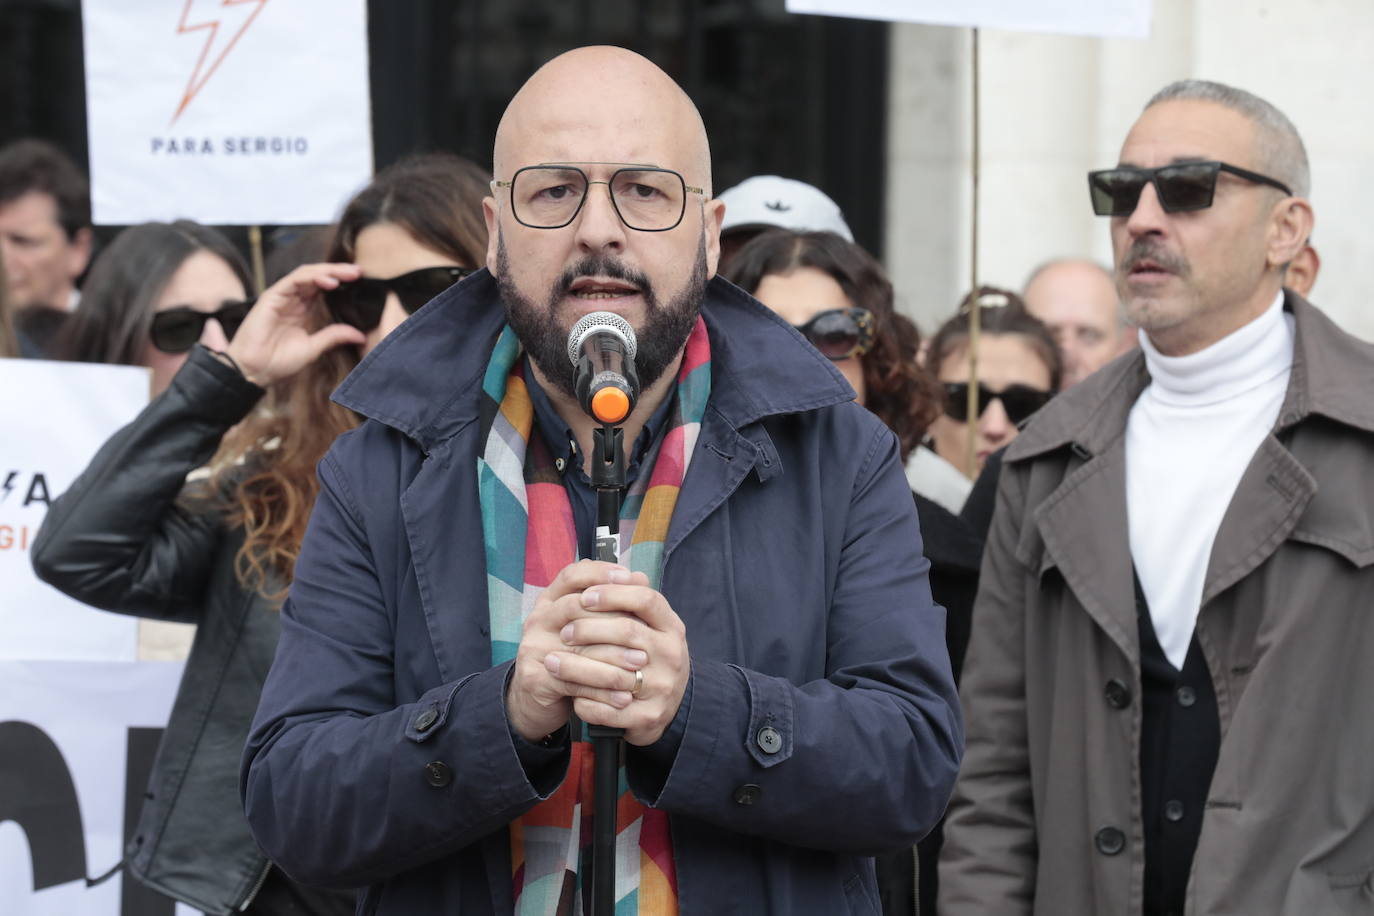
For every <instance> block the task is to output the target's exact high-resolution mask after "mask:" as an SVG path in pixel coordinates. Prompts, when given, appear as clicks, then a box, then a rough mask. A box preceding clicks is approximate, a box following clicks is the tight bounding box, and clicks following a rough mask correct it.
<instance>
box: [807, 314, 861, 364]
mask: <svg viewBox="0 0 1374 916" xmlns="http://www.w3.org/2000/svg"><path fill="white" fill-rule="evenodd" d="M793 327H794V328H796V329H797V330H798V331H800V332H801V335H802V336H803V337H805V338H806V339H807V340H808V341H809V342H810V343H811V346H813V347H815V348H816V349H817V350H820V351H821V355H822V356H824V357H825V358H826V359H829V360H833V361H835V362H839V361H840V360H842V359H848V358H849V357H851V356H863V355H864V354H865V353H867V352H868V351H869V350H871V349H873V314H872V313H871V312H870V311H869V310H868V309H859V308H848V309H830V310H828V311H824V312H818V313H817V314H815V315H813V316H812V318H811V320H810V321H808V322H807V323H806V324H794V325H793Z"/></svg>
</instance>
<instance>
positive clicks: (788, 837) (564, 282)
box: [242, 48, 963, 916]
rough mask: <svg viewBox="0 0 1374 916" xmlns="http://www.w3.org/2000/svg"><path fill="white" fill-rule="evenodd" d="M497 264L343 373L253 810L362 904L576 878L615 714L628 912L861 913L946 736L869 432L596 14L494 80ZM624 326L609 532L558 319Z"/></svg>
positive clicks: (279, 662)
mask: <svg viewBox="0 0 1374 916" xmlns="http://www.w3.org/2000/svg"><path fill="white" fill-rule="evenodd" d="M493 166H494V167H493V171H494V174H495V175H496V180H495V181H494V182H493V183H492V196H491V197H489V198H488V199H487V200H486V201H484V204H483V206H484V210H485V213H486V219H487V226H488V228H489V230H490V246H489V249H488V252H487V268H488V269H487V270H485V271H479V272H478V273H476V274H474V275H473V276H472V277H470V278H468V279H467V280H465V281H463V282H462V283H460V284H458V285H457V286H456V287H453V288H452V289H450V290H449V291H448V292H446V293H444V294H443V295H442V296H440V297H439V298H438V299H436V300H435V301H433V302H432V303H430V304H429V305H427V306H426V307H425V308H424V309H422V310H421V311H420V312H418V313H417V314H416V315H415V316H414V317H412V318H410V319H409V320H407V322H406V323H405V324H404V325H402V326H401V328H400V329H399V330H397V331H396V332H394V333H393V334H392V335H391V336H390V337H388V338H387V340H386V342H384V343H383V344H382V345H381V346H379V347H378V348H377V349H376V350H375V351H374V352H373V353H372V355H371V356H370V357H369V358H368V359H367V360H366V361H364V363H363V364H362V365H361V366H359V368H358V370H357V371H356V372H355V373H354V374H353V375H352V376H350V377H349V379H348V380H347V381H346V382H345V383H344V384H343V385H342V386H341V387H340V389H339V391H338V392H337V394H336V395H335V399H336V400H337V401H338V402H339V403H341V404H343V405H344V406H346V407H348V408H350V409H352V410H353V411H355V412H357V413H359V414H361V415H362V416H363V417H365V418H366V421H365V422H364V423H363V425H362V426H361V427H360V428H359V429H357V430H355V431H354V432H352V433H350V434H348V435H346V436H344V437H343V438H341V439H340V440H339V442H338V443H337V444H336V445H335V446H334V448H333V449H332V450H331V451H330V452H329V454H328V455H327V456H326V457H325V459H324V460H323V461H322V462H321V464H320V469H319V474H320V485H321V492H320V497H319V501H318V504H317V506H316V509H315V512H314V516H313V518H312V520H311V523H310V530H309V532H308V534H307V536H306V539H305V544H304V546H303V548H302V551H301V556H300V560H299V562H298V564H297V566H296V573H295V582H294V584H293V586H292V588H291V595H290V598H289V599H288V601H287V603H286V605H285V606H284V608H283V611H282V638H281V644H280V649H279V651H278V654H277V658H276V662H275V663H274V665H273V667H272V671H271V674H270V675H269V677H268V679H267V684H266V687H265V689H264V691H263V697H262V703H261V706H260V708H259V710H258V715H257V719H256V721H255V723H254V727H253V733H252V737H251V739H250V741H249V744H248V747H247V749H246V751H245V756H244V767H243V778H242V784H243V792H244V800H245V807H246V810H247V812H248V818H249V820H250V822H251V824H252V826H253V831H254V833H255V835H256V836H257V839H258V841H259V843H261V845H262V847H263V849H264V850H266V851H267V853H268V855H269V856H270V857H271V858H272V859H273V860H274V862H276V863H279V865H280V867H281V868H283V869H285V871H286V872H287V873H288V874H290V875H292V876H293V877H295V878H297V879H299V880H301V881H304V882H307V883H315V884H322V885H331V886H342V887H357V888H360V889H362V890H361V893H362V898H361V901H360V910H359V912H365V913H379V914H386V913H395V914H405V916H413V914H426V913H444V914H457V913H461V914H485V913H501V914H505V913H521V914H526V913H539V914H550V916H552V914H562V913H581V912H585V911H586V907H587V901H586V899H585V893H586V890H587V888H588V886H589V885H590V883H591V882H590V878H589V863H588V859H589V855H588V850H587V848H586V847H585V844H584V839H585V838H586V837H588V836H590V834H591V831H590V829H589V826H588V822H589V820H590V819H591V818H592V813H593V797H592V780H591V778H590V774H591V772H592V769H591V768H592V753H591V747H590V745H588V744H587V743H586V742H585V741H584V740H583V735H584V725H586V724H591V725H608V726H614V727H618V728H623V729H624V730H625V737H626V743H625V752H624V754H623V757H622V759H621V761H620V764H619V765H620V766H621V772H620V786H621V792H622V794H621V796H620V798H619V800H618V805H617V807H618V817H617V823H616V839H615V844H616V894H615V896H616V908H615V912H616V913H618V914H620V913H640V914H648V913H652V914H671V913H700V914H712V916H715V914H722V913H741V914H758V913H785V914H798V913H801V914H806V913H815V914H826V916H830V914H836V913H877V912H878V908H879V903H878V895H877V889H876V885H875V881H874V869H873V862H872V859H871V858H870V856H873V855H874V854H876V853H879V852H883V851H887V850H891V849H897V848H901V847H904V846H910V845H911V844H912V843H914V842H915V841H916V840H917V839H919V838H920V837H921V836H923V835H924V834H925V832H926V831H927V830H928V829H929V828H930V826H931V825H932V824H934V823H935V821H936V820H937V819H938V818H939V816H940V814H941V812H942V811H943V810H944V807H945V803H946V800H947V798H948V795H949V792H950V790H951V787H952V784H953V780H954V776H955V773H956V770H957V768H958V764H959V759H960V756H961V754H962V748H963V726H962V722H961V719H960V715H959V707H958V701H957V698H956V695H955V691H954V687H953V683H952V679H951V676H950V670H949V660H948V658H947V656H946V654H945V649H944V639H943V623H944V619H943V611H942V610H941V609H940V608H939V607H937V606H935V605H934V604H932V602H931V598H930V590H929V587H928V584H927V578H926V570H927V563H926V561H925V560H924V559H923V557H922V554H921V537H920V531H919V528H918V525H917V520H916V515H915V512H914V511H913V504H912V502H911V496H910V493H909V491H908V489H907V485H906V482H905V478H904V476H903V473H902V468H901V464H900V462H899V460H898V450H897V442H896V439H895V438H894V437H893V435H892V434H891V433H890V432H889V431H888V430H887V429H886V428H885V427H884V426H883V425H882V424H881V423H880V422H878V421H877V420H876V419H875V418H874V417H873V416H872V415H870V414H868V413H867V412H866V411H864V410H863V409H862V408H861V407H859V406H857V405H856V404H854V403H853V398H854V393H853V391H852V390H851V389H850V388H849V386H848V385H847V384H846V383H845V381H844V380H843V378H842V377H841V376H840V374H839V373H838V372H836V371H835V370H834V368H833V367H832V366H831V365H830V363H829V362H828V361H827V360H826V359H825V358H824V357H822V356H821V355H820V354H819V353H817V352H816V351H815V350H813V349H811V348H810V346H809V345H808V344H807V343H806V342H805V340H804V339H803V338H802V337H801V336H800V335H799V334H797V333H796V332H795V331H794V330H793V329H791V328H790V327H788V326H787V325H786V324H785V323H783V321H782V320H781V319H779V318H777V317H776V316H775V315H774V313H773V312H771V311H769V310H768V309H766V308H764V307H762V306H761V305H759V304H758V303H757V302H755V301H754V300H752V299H750V298H749V297H748V296H746V295H745V294H744V293H742V292H741V291H740V290H739V289H737V288H735V287H733V286H731V285H730V284H728V283H726V282H724V281H723V280H719V279H715V270H716V259H717V255H718V252H719V229H720V223H721V217H722V215H723V206H722V204H721V203H720V202H719V201H716V200H714V199H712V195H711V170H710V150H709V147H708V145H707V140H706V133H705V129H704V128H703V126H702V121H701V117H700V116H699V115H698V113H697V111H696V108H695V107H694V106H693V104H692V102H691V101H690V100H689V99H688V98H687V96H686V95H685V94H684V93H683V92H682V90H681V89H679V88H678V86H677V85H676V84H674V83H673V81H672V80H671V79H669V78H668V77H667V75H666V74H664V73H663V72H662V71H660V70H659V69H658V68H657V67H655V66H654V65H652V64H651V63H649V62H648V61H646V60H645V59H643V58H641V57H639V56H638V55H635V54H632V53H630V52H628V51H624V50H620V49H616V48H583V49H579V50H576V51H572V52H569V53H567V54H565V55H563V56H561V57H558V58H556V59H554V60H553V61H551V62H550V63H548V64H546V65H545V66H544V67H543V68H541V69H540V70H539V71H538V72H537V73H535V74H534V76H532V77H531V78H530V80H529V81H528V82H527V83H526V84H525V86H524V87H523V88H522V89H521V90H520V92H519V93H518V94H517V95H516V96H515V98H514V99H513V100H512V101H511V103H510V106H509V107H508V108H507V110H506V113H505V116H504V117H503V119H502V121H501V124H500V127H499V129H498V132H497V137H496V145H495V154H494V163H493ZM596 311H609V312H613V313H615V314H616V315H618V316H620V317H621V318H623V319H624V320H625V321H626V322H628V323H629V325H630V326H631V327H632V328H633V329H634V331H635V334H636V337H637V341H638V350H637V353H636V355H635V357H634V361H635V367H636V369H637V372H638V376H639V381H640V384H641V394H640V396H639V399H638V401H637V403H636V405H635V406H634V409H633V412H632V413H631V414H630V415H629V417H628V418H627V419H626V420H625V421H624V422H623V424H622V426H623V428H624V439H623V442H624V447H625V464H626V478H627V483H628V489H627V498H626V499H625V502H624V508H623V510H622V513H621V518H620V532H621V534H620V540H621V550H622V553H621V560H620V563H618V564H613V563H607V562H594V561H592V560H588V559H581V560H579V559H578V558H579V557H583V558H585V557H589V556H593V555H594V550H593V541H594V528H595V525H596V509H597V505H596V492H595V489H594V487H593V485H592V480H591V477H590V476H589V472H590V470H591V468H590V466H589V463H588V462H589V457H588V456H590V455H592V454H593V431H594V428H595V426H596V424H595V421H593V420H592V419H591V418H590V417H589V416H587V415H586V414H584V413H583V411H582V409H581V407H580V406H579V400H578V397H577V395H576V392H575V371H574V367H573V365H572V364H571V362H570V360H569V358H568V355H567V341H568V335H569V331H570V329H571V328H572V326H573V325H574V324H575V323H576V322H577V321H578V319H579V318H581V317H582V316H584V315H586V314H588V313H590V312H596Z"/></svg>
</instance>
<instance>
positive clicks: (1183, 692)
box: [1174, 687, 1197, 709]
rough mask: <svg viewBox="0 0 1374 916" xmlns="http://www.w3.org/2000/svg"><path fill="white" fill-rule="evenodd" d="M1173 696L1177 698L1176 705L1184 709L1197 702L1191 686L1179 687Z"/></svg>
mask: <svg viewBox="0 0 1374 916" xmlns="http://www.w3.org/2000/svg"><path fill="white" fill-rule="evenodd" d="M1174 698H1175V699H1177V700H1178V705H1180V706H1182V707H1184V708H1185V709H1186V708H1187V707H1189V706H1192V705H1193V704H1194V703H1196V702H1197V693H1196V692H1195V691H1194V690H1193V688H1191V687H1180V688H1178V691H1177V692H1175V693H1174Z"/></svg>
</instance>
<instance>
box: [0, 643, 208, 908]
mask: <svg viewBox="0 0 1374 916" xmlns="http://www.w3.org/2000/svg"><path fill="white" fill-rule="evenodd" d="M181 669H182V666H181V664H180V663H174V662H137V663H120V662H52V661H27V662H17V661H0V913H4V914H6V916H86V914H90V916H119V914H120V913H121V905H120V895H121V889H122V888H121V882H122V881H124V880H125V878H124V876H123V875H116V876H115V877H113V878H111V879H110V880H109V881H106V882H105V883H104V884H100V885H98V886H96V887H91V888H88V887H86V882H85V880H84V878H85V877H95V876H96V875H99V874H102V873H103V872H105V871H107V870H108V869H109V868H110V867H111V866H113V865H114V864H115V863H117V862H119V860H120V859H121V858H123V854H124V833H125V828H126V825H125V823H124V817H125V800H126V797H127V796H128V795H129V794H130V793H136V794H138V795H141V794H142V792H143V788H144V785H146V782H145V778H146V777H145V775H144V774H143V773H137V774H131V773H126V761H127V760H129V759H130V758H131V756H138V755H131V753H130V749H131V746H132V745H135V744H137V743H138V740H139V739H138V738H137V737H134V735H133V733H132V732H131V729H161V728H163V727H164V726H165V725H166V723H167V716H168V713H169V712H170V710H171V705H172V698H173V697H174V696H175V695H176V690H177V684H178V683H179V681H180V679H181ZM143 737H144V741H145V743H146V742H149V741H151V740H152V739H155V738H156V734H155V733H149V734H146V735H144V736H143ZM135 816H136V815H135ZM35 884H38V885H41V886H40V887H38V888H35ZM163 902H164V904H165V907H162V908H160V910H161V911H162V912H166V913H168V914H171V913H172V912H173V908H172V906H171V903H170V901H165V900H164V901H163ZM175 913H176V916H194V914H195V913H196V911H195V910H194V909H192V908H190V907H187V906H183V905H180V904H178V905H176V907H175Z"/></svg>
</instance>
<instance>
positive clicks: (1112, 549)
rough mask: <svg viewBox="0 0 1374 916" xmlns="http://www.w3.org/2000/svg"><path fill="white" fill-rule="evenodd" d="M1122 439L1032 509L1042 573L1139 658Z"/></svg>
mask: <svg viewBox="0 0 1374 916" xmlns="http://www.w3.org/2000/svg"><path fill="white" fill-rule="evenodd" d="M1124 443H1125V440H1124V439H1122V438H1118V439H1116V440H1115V441H1114V442H1113V444H1111V445H1110V446H1109V447H1108V448H1107V450H1106V451H1105V452H1104V453H1102V454H1101V455H1097V456H1094V457H1092V458H1090V459H1088V460H1087V461H1085V462H1084V463H1082V464H1080V465H1079V466H1078V467H1076V468H1074V469H1073V470H1071V471H1070V472H1069V473H1068V474H1067V475H1066V476H1065V478H1064V482H1063V483H1062V484H1060V485H1059V487H1058V488H1057V489H1056V490H1055V491H1054V492H1053V493H1052V494H1050V496H1049V498H1048V499H1046V500H1045V501H1044V502H1043V503H1041V504H1040V505H1039V506H1038V507H1037V508H1036V510H1035V513H1034V518H1035V525H1036V528H1037V530H1038V531H1039V532H1040V537H1041V539H1042V540H1043V541H1044V544H1045V550H1044V555H1043V558H1042V560H1041V565H1040V573H1041V575H1042V576H1043V575H1044V573H1045V572H1047V571H1048V570H1049V569H1051V568H1057V569H1058V570H1059V572H1060V574H1061V575H1062V576H1063V577H1064V581H1065V583H1067V584H1068V587H1069V588H1070V589H1071V590H1072V591H1073V593H1074V596H1075V597H1076V598H1077V599H1078V601H1079V603H1081V604H1082V606H1083V608H1084V610H1086V611H1087V612H1088V614H1089V616H1091V617H1092V618H1093V620H1094V621H1095V622H1096V623H1097V625H1098V626H1100V627H1101V628H1102V630H1103V631H1104V632H1105V633H1106V634H1107V635H1108V637H1110V638H1111V640H1112V642H1114V643H1116V645H1117V646H1118V647H1119V648H1120V649H1121V651H1122V652H1124V653H1126V656H1127V658H1129V659H1131V660H1132V664H1133V665H1134V664H1135V663H1136V659H1138V658H1139V657H1140V651H1139V637H1138V635H1137V630H1136V607H1135V597H1134V593H1133V592H1132V586H1131V583H1132V581H1133V578H1132V571H1131V570H1132V565H1131V548H1130V541H1129V539H1128V535H1127V525H1126V452H1125V445H1124Z"/></svg>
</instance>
